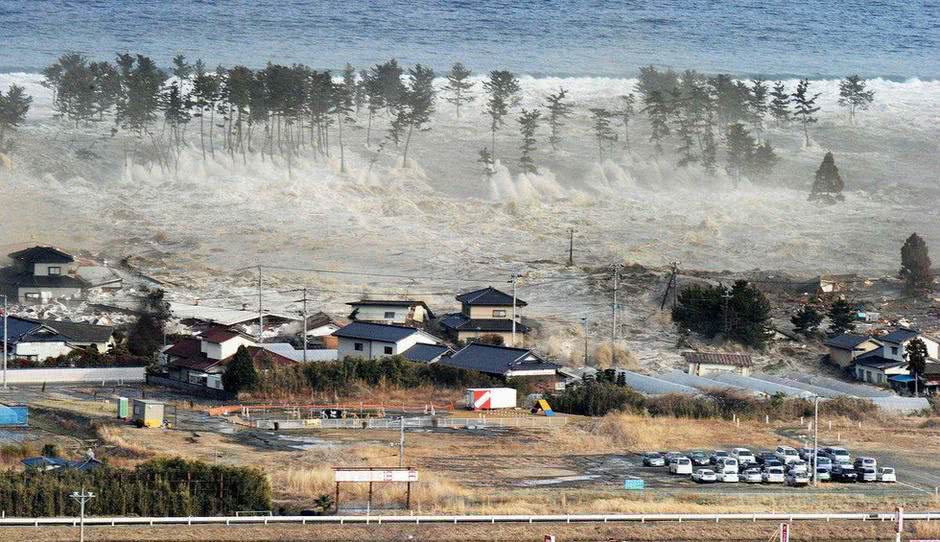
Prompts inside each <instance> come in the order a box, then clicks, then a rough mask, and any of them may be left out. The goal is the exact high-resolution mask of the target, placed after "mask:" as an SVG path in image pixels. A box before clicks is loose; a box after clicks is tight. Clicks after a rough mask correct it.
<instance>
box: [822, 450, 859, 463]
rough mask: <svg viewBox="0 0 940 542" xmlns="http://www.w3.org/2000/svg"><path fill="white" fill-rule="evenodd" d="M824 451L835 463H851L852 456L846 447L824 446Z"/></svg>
mask: <svg viewBox="0 0 940 542" xmlns="http://www.w3.org/2000/svg"><path fill="white" fill-rule="evenodd" d="M822 453H823V454H824V455H825V456H826V457H828V458H829V459H831V460H832V462H833V463H851V462H852V456H851V455H849V451H848V450H846V449H845V448H839V447H836V446H828V447H826V448H823V450H822Z"/></svg>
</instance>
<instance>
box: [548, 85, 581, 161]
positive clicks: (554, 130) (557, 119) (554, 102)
mask: <svg viewBox="0 0 940 542" xmlns="http://www.w3.org/2000/svg"><path fill="white" fill-rule="evenodd" d="M567 97H568V91H567V90H565V89H564V88H561V87H559V88H558V92H556V93H555V94H549V95H548V97H546V98H545V109H546V110H548V127H549V129H550V130H551V134H550V135H549V136H548V142H549V143H550V144H551V146H552V150H553V151H557V150H558V144H559V143H561V128H562V126H564V125H565V124H564V122H563V121H564V119H566V118H568V117H570V116H571V110H572V108H573V107H574V106H573V105H572V104H570V103H568V102H566V101H565V99H566V98H567Z"/></svg>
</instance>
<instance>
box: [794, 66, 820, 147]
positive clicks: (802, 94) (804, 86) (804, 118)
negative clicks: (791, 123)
mask: <svg viewBox="0 0 940 542" xmlns="http://www.w3.org/2000/svg"><path fill="white" fill-rule="evenodd" d="M791 97H792V98H793V104H794V105H795V106H796V111H794V113H793V114H794V116H796V117H797V118H799V119H800V124H802V125H803V135H804V137H805V139H806V146H807V147H808V146H809V125H810V124H814V123H815V122H816V121H817V119H816V117H815V116H814V115H815V114H816V113H817V112H818V111H819V107H818V106H817V105H816V99H817V98H819V93H816V94H813V95H812V96H810V95H809V81H808V80H807V79H800V82H799V83H797V85H796V91H794V92H793V94H792V95H791Z"/></svg>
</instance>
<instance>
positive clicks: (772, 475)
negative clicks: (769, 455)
mask: <svg viewBox="0 0 940 542" xmlns="http://www.w3.org/2000/svg"><path fill="white" fill-rule="evenodd" d="M763 477H764V479H763V482H764V483H765V484H782V483H783V482H784V481H785V476H784V474H783V467H767V468H766V469H764V474H763Z"/></svg>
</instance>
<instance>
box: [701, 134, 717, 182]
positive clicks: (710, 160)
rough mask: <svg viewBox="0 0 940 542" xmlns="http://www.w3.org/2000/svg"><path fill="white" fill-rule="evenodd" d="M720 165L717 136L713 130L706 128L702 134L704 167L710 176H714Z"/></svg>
mask: <svg viewBox="0 0 940 542" xmlns="http://www.w3.org/2000/svg"><path fill="white" fill-rule="evenodd" d="M717 163H718V145H717V144H716V143H715V134H714V132H712V130H711V128H707V127H706V128H705V131H704V132H703V133H702V167H703V168H705V171H706V172H707V173H708V174H709V175H714V174H715V171H716V168H717Z"/></svg>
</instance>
